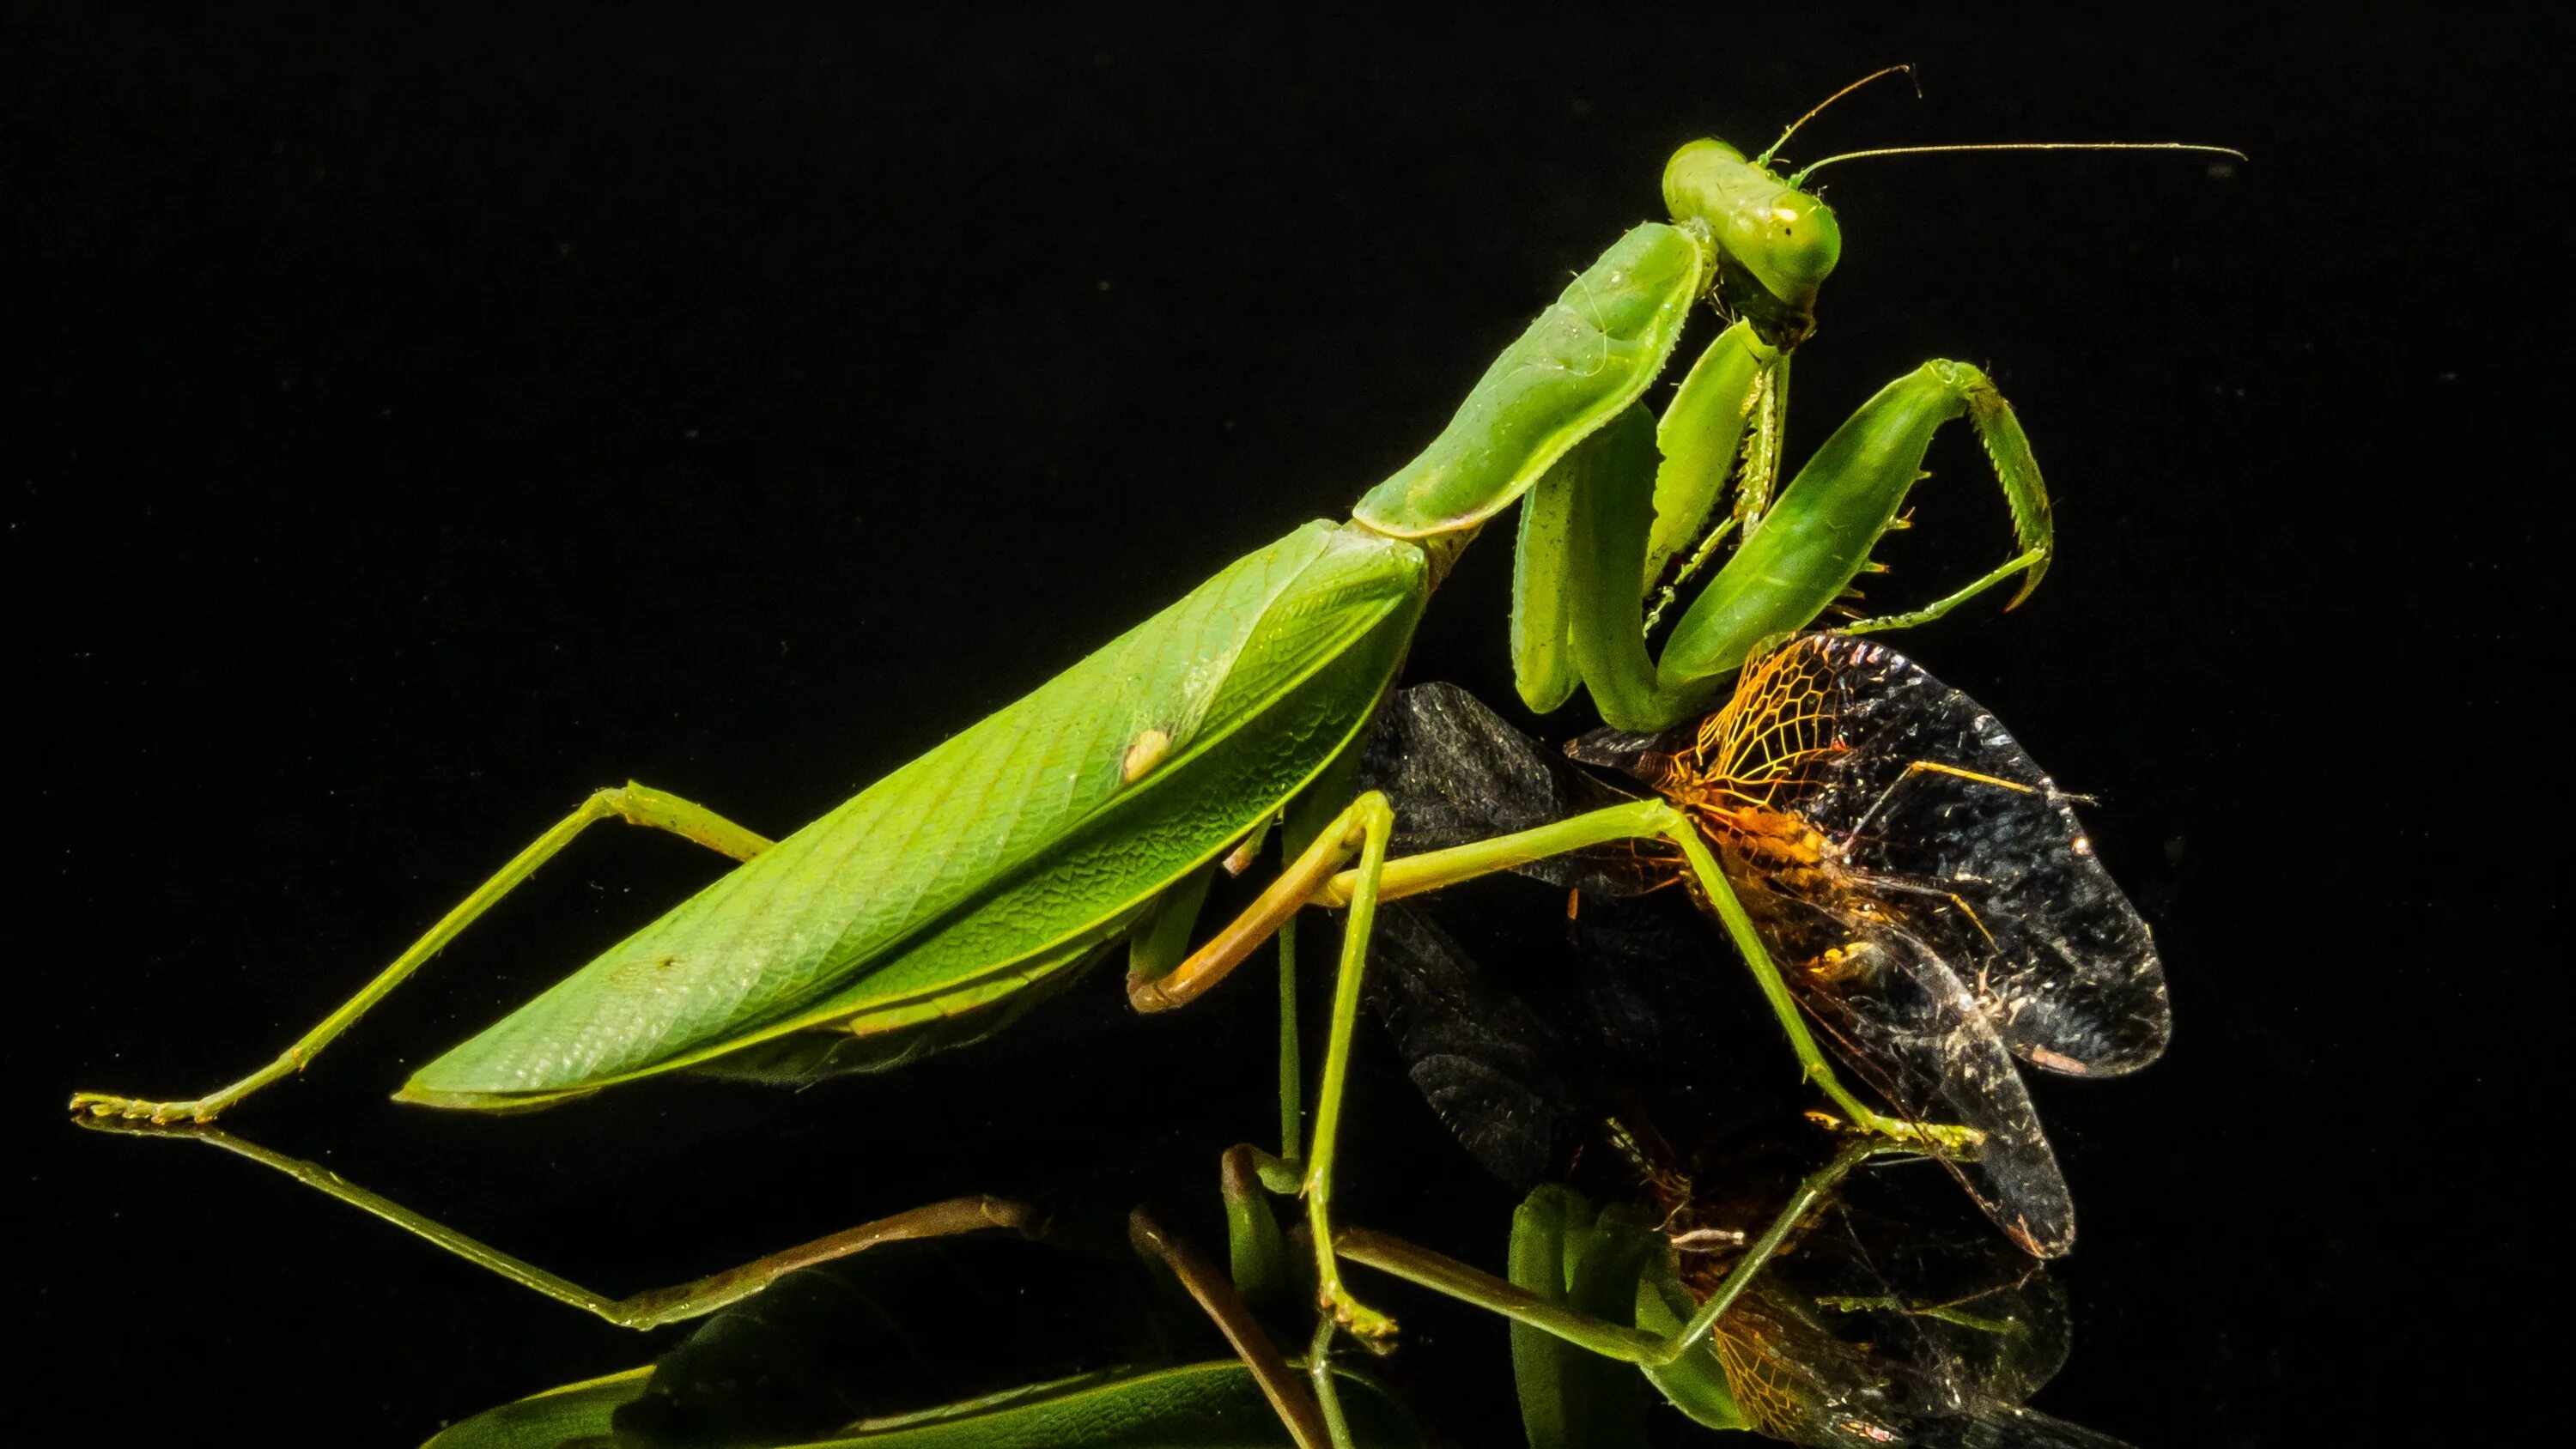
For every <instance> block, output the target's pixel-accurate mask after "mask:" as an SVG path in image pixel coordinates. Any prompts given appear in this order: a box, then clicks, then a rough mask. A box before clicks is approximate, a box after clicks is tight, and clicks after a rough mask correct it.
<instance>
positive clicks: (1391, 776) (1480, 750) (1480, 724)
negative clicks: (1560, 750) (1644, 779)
mask: <svg viewBox="0 0 2576 1449" xmlns="http://www.w3.org/2000/svg"><path fill="white" fill-rule="evenodd" d="M1360 786H1361V788H1362V789H1370V790H1383V791H1385V792H1386V795H1387V798H1388V799H1389V800H1390V801H1392V802H1394V805H1395V836H1394V839H1393V840H1392V842H1391V843H1390V852H1391V853H1392V854H1395V855H1413V854H1419V853H1421V852H1423V851H1428V850H1442V849H1446V848H1448V847H1450V846H1453V845H1464V844H1466V843H1468V842H1470V841H1476V840H1487V839H1491V838H1492V837H1494V836H1497V835H1508V834H1511V833H1513V832H1515V831H1521V830H1533V829H1536V828H1537V827H1539V826H1542V825H1552V824H1555V823H1556V822H1557V821H1559V820H1563V819H1565V818H1567V817H1568V816H1572V815H1580V814H1582V813H1583V812H1585V811H1587V810H1598V809H1601V808H1603V807H1605V806H1610V805H1619V804H1624V803H1626V802H1627V801H1628V800H1629V799H1630V798H1631V797H1629V796H1626V795H1622V794H1620V793H1619V792H1618V791H1616V790H1613V789H1612V788H1611V787H1610V786H1608V785H1606V784H1603V783H1602V782H1601V781H1599V780H1596V779H1594V778H1593V777H1592V776H1590V775H1587V774H1585V773H1584V772H1582V771H1581V770H1578V769H1575V768H1574V767H1573V766H1571V765H1568V764H1567V763H1566V762H1565V761H1564V760H1563V759H1562V758H1560V757H1558V756H1557V755H1555V754H1553V753H1551V752H1549V751H1547V750H1545V749H1542V748H1540V746H1539V744H1538V742H1537V741H1535V740H1532V739H1531V738H1530V737H1529V736H1527V735H1524V734H1522V733H1521V732H1520V731H1519V730H1516V729H1514V728H1512V726H1511V725H1510V724H1508V723H1506V722H1505V721H1504V720H1503V719H1502V717H1501V716H1499V715H1497V714H1495V713H1494V712H1493V711H1492V710H1490V709H1487V708H1486V707H1485V706H1484V704H1483V703H1482V702H1481V701H1479V700H1478V699H1477V698H1476V697H1475V696H1474V695H1472V694H1469V693H1468V692H1467V691H1465V690H1463V689H1460V688H1459V687H1458V686H1456V685H1454V684H1445V683H1439V682H1434V683H1430V684H1418V685H1415V686H1414V687H1412V688H1411V689H1406V690H1401V691H1398V692H1397V693H1396V694H1395V696H1394V697H1393V698H1391V699H1389V700H1388V701H1387V703H1386V707H1385V708H1384V709H1383V710H1381V711H1379V713H1378V718H1377V722H1376V724H1375V725H1374V726H1372V728H1371V730H1370V733H1369V738H1368V743H1367V745H1366V746H1365V747H1364V749H1363V752H1362V754H1361V760H1360ZM1516 873H1517V874H1520V875H1526V876H1529V877H1532V878H1533V879H1537V880H1543V881H1546V882H1547V883H1548V884H1550V885H1554V886H1562V887H1565V888H1567V889H1573V890H1582V891H1586V892H1592V893H1599V894H1608V895H1634V894H1637V893H1638V892H1641V891H1644V890H1647V889H1650V888H1652V887H1653V886H1654V885H1655V884H1657V883H1659V881H1660V879H1661V877H1660V876H1659V875H1655V874H1651V873H1649V872H1647V871H1645V870H1643V869H1641V868H1640V867H1639V865H1638V864H1637V863H1636V860H1635V852H1634V851H1632V850H1629V849H1627V848H1625V847H1616V846H1611V847H1603V848H1601V849H1597V850H1590V851H1581V852H1577V853H1575V854H1571V855H1560V856H1550V857H1548V858H1547V859H1545V860H1536V861H1532V862H1530V863H1529V864H1527V865H1524V866H1521V867H1519V868H1518V869H1517V871H1516Z"/></svg>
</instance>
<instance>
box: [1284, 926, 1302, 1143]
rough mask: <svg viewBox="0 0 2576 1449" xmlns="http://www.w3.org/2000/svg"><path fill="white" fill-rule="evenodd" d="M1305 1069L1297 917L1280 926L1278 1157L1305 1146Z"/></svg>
mask: <svg viewBox="0 0 2576 1449" xmlns="http://www.w3.org/2000/svg"><path fill="white" fill-rule="evenodd" d="M1305 1092H1306V1067H1305V1063H1304V1061H1303V1060H1302V1059H1301V1057H1300V1054H1299V1050H1298V1042H1297V918H1296V917H1295V916H1290V917H1289V918H1288V919H1286V920H1284V921H1281V922H1280V923H1279V1155H1280V1156H1282V1157H1286V1158H1294V1157H1296V1156H1297V1155H1298V1154H1299V1153H1301V1152H1303V1151H1304V1150H1305V1146H1306V1103H1305Z"/></svg>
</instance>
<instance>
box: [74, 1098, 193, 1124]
mask: <svg viewBox="0 0 2576 1449" xmlns="http://www.w3.org/2000/svg"><path fill="white" fill-rule="evenodd" d="M71 1110H72V1112H73V1113H74V1114H75V1115H80V1114H86V1115H88V1116H91V1117H109V1118H115V1119H117V1120H119V1121H125V1122H149V1123H151V1124H152V1125H153V1126H155V1127H167V1126H169V1125H170V1124H171V1123H173V1122H177V1121H180V1120H182V1119H184V1120H187V1121H190V1122H211V1121H213V1120H215V1111H216V1109H215V1107H213V1106H212V1105H210V1104H208V1103H206V1102H204V1101H202V1100H200V1101H195V1102H146V1101H141V1100H139V1099H137V1098H134V1097H120V1096H117V1095H116V1094H114V1093H112V1092H75V1093H73V1094H72V1101H71Z"/></svg>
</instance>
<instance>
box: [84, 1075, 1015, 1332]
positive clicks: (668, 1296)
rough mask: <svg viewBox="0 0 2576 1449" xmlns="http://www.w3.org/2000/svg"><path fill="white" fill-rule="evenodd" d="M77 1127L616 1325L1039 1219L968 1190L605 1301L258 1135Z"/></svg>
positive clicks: (677, 1316) (684, 1312)
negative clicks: (244, 1164) (393, 1233)
mask: <svg viewBox="0 0 2576 1449" xmlns="http://www.w3.org/2000/svg"><path fill="white" fill-rule="evenodd" d="M75 1120H77V1121H79V1122H80V1125H82V1126H84V1127H88V1128H91V1129H93V1130H95V1131H100V1132H121V1133H129V1134H132V1135H134V1136H139V1137H179V1138H186V1139H190V1140H194V1141H198V1142H203V1143H205V1144H206V1145H208V1146H210V1147H220V1148H222V1149H223V1150H225V1151H226V1152H230V1153H233V1154H235V1155H237V1156H241V1157H247V1158H249V1159H250V1160H251V1161H253V1162H256V1163H259V1164H261V1165H262V1166H264V1167H270V1168H274V1169H276V1170H277V1171H279V1172H282V1173H285V1174H286V1175H287V1176H289V1177H291V1178H294V1179H295V1180H296V1181H298V1182H300V1183H303V1184H304V1185H305V1186H307V1187H310V1188H312V1189H314V1190H315V1191H317V1192H320V1193H323V1194H325V1195H327V1196H330V1197H333V1198H337V1199H338V1200H340V1201H341V1202H344V1203H347V1204H349V1205H350V1206H351V1207H354V1208H357V1209H359V1210H360V1211H362V1212H367V1213H371V1214H373V1215H375V1216H376V1217H379V1218H382V1219H383V1220H385V1221H386V1222H389V1223H391V1224H393V1225H394V1226H395V1227H398V1228H401V1229H402V1230H403V1231H405V1232H407V1233H411V1234H413V1235H414V1236H417V1237H420V1238H424V1239H427V1240H428V1241H430V1242H432V1243H435V1244H437V1245H438V1246H440V1247H442V1248H445V1249H446V1250H447V1251H449V1252H451V1253H454V1254H455V1255H456V1256H458V1257H460V1258H463V1259H464V1260H465V1261H467V1262H469V1263H473V1264H476V1265H477V1266H479V1267H483V1268H488V1269H490V1270H491V1271H492V1272H494V1273H498V1274H499V1275H501V1276H502V1277H504V1278H507V1279H509V1280H510V1281H511V1282H513V1283H516V1284H518V1285H520V1286H521V1287H524V1288H528V1289H532V1290H534V1291H536V1292H538V1293H542V1294H544V1295H545V1296H546V1297H548V1298H551V1299H553V1300H555V1301H556V1302H558V1303H563V1304H568V1305H570V1306H572V1307H574V1308H578V1309H581V1310H582V1311H583V1312H585V1313H590V1314H594V1315H596V1316H598V1317H599V1318H602V1319H604V1320H606V1321H607V1322H609V1323H612V1324H615V1325H616V1326H618V1327H620V1328H633V1329H639V1330H640V1329H647V1328H659V1327H661V1326H662V1325H663V1324H666V1323H678V1322H682V1321H684V1320H687V1319H691V1318H699V1317H703V1316H704V1315H706V1314H709V1313H713V1312H715V1311H716V1310H717V1309H719V1308H724V1307H727V1306H730V1305H732V1304H735V1303H739V1302H741V1301H742V1300H743V1299H745V1298H748V1297H750V1296H751V1295H753V1294H755V1293H758V1292H759V1291H760V1290H762V1289H763V1288H766V1287H768V1286H769V1285H770V1284H771V1283H774V1282H776V1281H777V1280H778V1279H780V1278H782V1277H784V1276H786V1275H787V1274H789V1273H792V1272H794V1271H796V1270H797V1269H799V1268H810V1267H812V1266H814V1265H815V1264H817V1263H828V1262H831V1261H832V1260H833V1259H835V1258H846V1257H848V1256H849V1255H851V1254H852V1253H858V1252H864V1251H866V1250H867V1249H869V1248H874V1247H878V1246H881V1245H883V1244H886V1243H893V1242H901V1241H904V1240H906V1239H911V1238H938V1237H950V1236H954V1235H956V1234H958V1233H971V1232H981V1231H983V1230H985V1229H987V1228H1007V1229H1010V1230H1013V1231H1016V1232H1021V1233H1030V1234H1034V1232H1035V1231H1036V1229H1037V1228H1038V1226H1039V1223H1040V1217H1039V1214H1038V1213H1037V1211H1036V1210H1035V1209H1033V1208H1030V1207H1028V1206H1027V1205H1026V1204H1023V1203H1016V1202H1012V1201H1009V1200H1008V1199H1005V1198H998V1197H990V1196H984V1195H980V1194H979V1195H974V1196H968V1197H957V1198H950V1199H948V1200H947V1201H945V1202H936V1203H931V1204H929V1205H928V1206H925V1207H917V1208H909V1209H906V1210H905V1211H903V1212H899V1213H896V1214H894V1215H893V1216H891V1217H884V1218H879V1219H877V1220H876V1221H874V1222H869V1223H862V1224H860V1225H859V1226H857V1227H854V1228H844V1229H842V1230H841V1231H840V1232H837V1233H830V1234H826V1235H825V1236H823V1237H820V1238H816V1239H815V1240H813V1241H812V1242H810V1243H804V1244H801V1245H799V1246H797V1247H793V1248H789V1249H787V1250H786V1251H784V1252H779V1253H771V1254H769V1255H768V1256H767V1257H763V1258H756V1259H754V1260H752V1261H751V1262H748V1263H745V1264H743V1265H742V1266H740V1267H738V1268H728V1269H726V1270H725V1271H723V1272H721V1273H711V1274H709V1275H707V1276H706V1277H704V1278H695V1279H691V1280H690V1281H688V1282H686V1283H678V1284H674V1285H672V1286H670V1287H667V1288H654V1289H648V1290H646V1291H645V1292H642V1293H634V1294H629V1295H627V1296H626V1297H623V1298H612V1297H610V1296H609V1295H607V1294H605V1293H599V1292H595V1291H593V1290H591V1289H588V1288H584V1287H582V1286H581V1285H580V1284H578V1283H575V1282H573V1281H571V1280H570V1279H567V1278H562V1277H558V1276H556V1275H555V1274H553V1273H549V1272H547V1271H546V1270H545V1269H543V1268H540V1267H537V1266H536V1265H535V1264H533V1263H529V1262H527V1261H525V1260H524V1259H520V1258H515V1257H512V1256H511V1255H509V1254H507V1253H504V1252H502V1251H501V1250H500V1249H498V1248H495V1247H492V1246H490V1245H489V1244H487V1243H484V1242H482V1241H480V1240H478V1239H475V1238H471V1237H468V1236H466V1235H465V1234H463V1233H460V1232H458V1231H457V1230H456V1229H454V1228H451V1227H449V1226H447V1225H446V1224H445V1223H441V1222H439V1221H437V1220H436V1219H434V1218H430V1217H426V1216H423V1215H422V1214H420V1213H418V1212H415V1211H413V1210H412V1209H410V1208H407V1207H404V1206H403V1205H402V1204H400V1203H398V1202H395V1201H394V1200H393V1199H391V1198H388V1197H385V1196H383V1195H381V1194H378V1193H374V1192H370V1191H368V1190H367V1189H365V1188H363V1187H360V1186H358V1185H357V1184H356V1183H354V1182H351V1181H349V1180H348V1179H347V1178H345V1177H342V1176H341V1175H340V1174H338V1173H336V1172H333V1171H332V1170H331V1169H329V1168H327V1167H323V1166H321V1165H319V1164H317V1163H311V1162H306V1161H304V1160H303V1159H302V1158H297V1157H289V1156H287V1155H286V1154H284V1153H282V1152H273V1151H270V1150H269V1149H268V1148H265V1147H262V1146H260V1145H259V1144H258V1143H256V1142H251V1141H247V1140H245V1139H243V1138H240V1137H236V1136H234V1135H232V1134H231V1133H229V1132H226V1131H223V1130H222V1129H220V1128H215V1127H203V1126H198V1125H195V1124H193V1123H183V1124H178V1125H173V1126H169V1127H155V1126H148V1125H145V1124H142V1123H129V1122H126V1121H124V1120H122V1119H118V1118H113V1117H98V1118H79V1119H75Z"/></svg>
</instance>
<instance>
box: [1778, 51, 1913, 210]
mask: <svg viewBox="0 0 2576 1449" xmlns="http://www.w3.org/2000/svg"><path fill="white" fill-rule="evenodd" d="M1900 73H1901V74H1903V75H1905V76H1907V77H1909V78H1911V77H1912V76H1913V75H1914V67H1913V66H1911V65H1891V66H1887V67H1884V68H1882V69H1879V70H1874V71H1871V72H1870V73H1869V74H1867V75H1865V76H1862V77H1861V78H1860V79H1859V80H1856V81H1853V82H1852V83H1851V84H1850V85H1847V86H1845V87H1843V88H1842V89H1841V90H1838V91H1836V92H1834V93H1833V94H1832V95H1829V96H1827V97H1825V98H1824V99H1823V100H1821V101H1818V102H1816V108H1815V109H1814V110H1812V111H1809V112H1807V113H1806V114H1805V115H1803V116H1800V117H1799V118H1798V119H1796V120H1794V121H1791V122H1790V123H1789V129H1787V130H1785V131H1782V132H1781V133H1780V139H1779V140H1777V141H1774V142H1772V143H1771V147H1770V149H1769V150H1766V151H1764V152H1763V153H1762V154H1761V155H1759V156H1756V157H1754V158H1753V164H1754V165H1756V166H1768V165H1770V164H1771V158H1772V157H1774V156H1777V155H1779V154H1780V148H1781V147H1783V146H1786V145H1788V144H1789V138H1790V137H1792V136H1794V135H1796V134H1798V128H1799V127H1800V126H1803V125H1805V124H1807V123H1808V122H1809V121H1812V120H1814V119H1815V118H1816V117H1818V116H1821V115H1823V114H1824V113H1825V108H1826V107H1828V106H1830V105H1832V104H1833V103H1834V102H1836V101H1839V100H1841V99H1842V98H1843V97H1845V96H1847V95H1850V94H1851V93H1852V92H1854V91H1856V90H1859V89H1860V88H1861V87H1862V86H1865V85H1868V84H1869V83H1870V82H1871V81H1874V80H1884V79H1886V78H1887V77H1889V76H1892V75H1897V74H1900ZM1914 98H1915V99H1916V100H1918V101H1919V100H1921V99H1923V82H1922V81H1920V80H1916V81H1915V82H1914ZM1809 169H1811V170H1812V169H1813V168H1812V167H1811V168H1809ZM1790 184H1791V185H1793V186H1794V185H1796V184H1797V183H1796V182H1791V183H1790Z"/></svg>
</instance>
